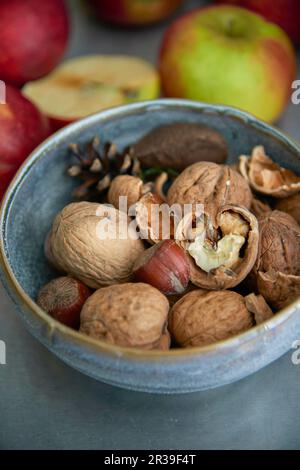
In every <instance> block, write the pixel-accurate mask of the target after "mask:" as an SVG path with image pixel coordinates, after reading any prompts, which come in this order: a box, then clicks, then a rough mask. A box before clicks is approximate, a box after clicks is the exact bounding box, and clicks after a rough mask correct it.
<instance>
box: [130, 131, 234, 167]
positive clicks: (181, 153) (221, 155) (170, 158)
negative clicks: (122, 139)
mask: <svg viewBox="0 0 300 470" xmlns="http://www.w3.org/2000/svg"><path fill="white" fill-rule="evenodd" d="M132 151H133V154H134V155H135V156H136V157H137V158H138V159H139V160H140V162H141V163H142V164H143V165H145V166H148V167H155V166H159V167H162V168H173V169H175V170H179V171H181V170H183V169H184V168H186V167H187V166H189V165H192V164H193V163H195V162H199V161H203V160H205V161H210V162H215V163H224V161H225V160H226V158H227V154H228V147H227V143H226V141H225V139H224V138H223V137H222V135H221V134H219V132H217V131H215V130H214V129H212V128H210V127H207V126H204V125H201V124H193V123H175V124H169V125H166V126H161V127H158V128H157V129H154V130H153V131H151V132H150V133H149V134H147V135H146V136H144V137H143V138H142V139H141V140H139V141H138V142H137V143H136V144H135V145H134V147H133V149H132Z"/></svg>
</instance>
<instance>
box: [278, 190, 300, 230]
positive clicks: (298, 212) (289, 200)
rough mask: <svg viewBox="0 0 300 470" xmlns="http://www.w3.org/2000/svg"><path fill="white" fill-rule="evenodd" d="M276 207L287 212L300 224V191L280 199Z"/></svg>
mask: <svg viewBox="0 0 300 470" xmlns="http://www.w3.org/2000/svg"><path fill="white" fill-rule="evenodd" d="M274 209H276V210H278V211H282V212H286V213H287V214H289V215H291V216H292V217H294V219H295V220H296V222H298V224H300V192H299V193H297V194H293V195H292V196H289V197H286V198H284V199H278V200H277V202H276V204H275V207H274Z"/></svg>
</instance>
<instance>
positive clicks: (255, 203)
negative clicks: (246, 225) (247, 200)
mask: <svg viewBox="0 0 300 470" xmlns="http://www.w3.org/2000/svg"><path fill="white" fill-rule="evenodd" d="M250 210H251V212H252V213H253V214H254V215H255V216H256V217H260V216H262V215H265V214H267V213H268V212H271V211H272V209H271V207H270V206H269V204H268V203H267V202H265V201H262V200H261V199H257V198H253V200H252V204H251V208H250Z"/></svg>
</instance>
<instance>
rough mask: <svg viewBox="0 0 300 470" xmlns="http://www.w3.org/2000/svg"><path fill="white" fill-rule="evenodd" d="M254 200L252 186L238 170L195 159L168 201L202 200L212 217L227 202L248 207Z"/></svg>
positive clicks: (179, 178)
mask: <svg viewBox="0 0 300 470" xmlns="http://www.w3.org/2000/svg"><path fill="white" fill-rule="evenodd" d="M251 202H252V193H251V190H250V187H249V185H248V183H247V182H246V181H245V179H244V178H243V177H242V176H241V175H240V174H239V173H238V172H236V171H235V170H233V169H232V168H230V167H229V166H226V165H216V164H215V163H210V162H200V163H195V164H194V165H191V166H189V167H188V168H186V169H185V170H184V171H183V172H182V173H181V174H180V175H179V176H178V177H177V178H176V180H175V181H174V183H173V184H172V186H171V188H170V189H169V192H168V203H169V205H172V204H181V205H184V204H193V205H195V204H203V205H204V210H205V212H206V213H207V214H210V216H211V217H212V219H215V217H216V214H217V213H218V211H219V210H220V208H221V207H222V206H224V205H226V204H234V205H237V206H244V207H246V208H247V209H249V208H250V206H251Z"/></svg>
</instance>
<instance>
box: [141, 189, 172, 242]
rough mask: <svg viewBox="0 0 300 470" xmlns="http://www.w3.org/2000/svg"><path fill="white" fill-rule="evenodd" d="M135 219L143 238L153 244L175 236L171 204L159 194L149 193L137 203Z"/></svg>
mask: <svg viewBox="0 0 300 470" xmlns="http://www.w3.org/2000/svg"><path fill="white" fill-rule="evenodd" d="M135 220H136V224H137V227H138V229H139V231H140V234H141V238H142V239H143V240H146V241H148V242H149V243H151V244H154V243H159V242H160V241H162V240H168V239H170V238H173V237H174V225H173V220H172V217H170V210H169V206H168V205H167V204H165V203H164V201H163V199H162V198H161V197H160V196H159V195H158V194H153V193H147V194H145V195H144V196H142V197H141V199H140V200H139V201H138V202H137V204H136V205H135Z"/></svg>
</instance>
